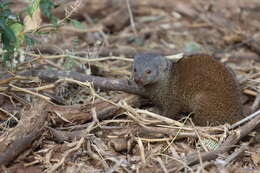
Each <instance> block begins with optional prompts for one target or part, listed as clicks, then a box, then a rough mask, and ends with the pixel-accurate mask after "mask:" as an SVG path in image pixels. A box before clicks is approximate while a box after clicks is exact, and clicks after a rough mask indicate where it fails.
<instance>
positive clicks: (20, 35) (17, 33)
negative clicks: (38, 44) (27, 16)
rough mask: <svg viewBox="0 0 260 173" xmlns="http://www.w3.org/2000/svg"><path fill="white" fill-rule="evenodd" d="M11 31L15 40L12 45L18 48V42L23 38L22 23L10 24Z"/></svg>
mask: <svg viewBox="0 0 260 173" xmlns="http://www.w3.org/2000/svg"><path fill="white" fill-rule="evenodd" d="M10 28H11V29H12V31H13V32H14V34H15V36H16V41H15V42H14V47H15V48H18V47H20V42H21V41H23V40H24V34H23V25H21V24H20V23H14V24H12V25H11V26H10Z"/></svg>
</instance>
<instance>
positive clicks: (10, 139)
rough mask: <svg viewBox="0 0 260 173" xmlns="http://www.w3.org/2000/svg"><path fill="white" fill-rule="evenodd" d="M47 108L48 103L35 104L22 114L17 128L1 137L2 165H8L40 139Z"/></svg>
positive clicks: (0, 160)
mask: <svg viewBox="0 0 260 173" xmlns="http://www.w3.org/2000/svg"><path fill="white" fill-rule="evenodd" d="M46 106H47V104H46V103H40V104H35V106H32V107H31V108H30V109H29V110H28V111H26V112H24V113H23V114H22V116H21V120H20V121H19V124H18V125H17V126H16V127H15V128H13V129H10V130H8V131H7V132H5V133H4V134H2V135H1V136H0V146H1V148H0V165H8V164H9V163H10V162H11V161H12V160H14V159H15V158H16V157H17V156H18V155H19V154H20V153H22V152H24V151H25V150H26V149H27V148H29V147H30V146H31V145H32V143H33V141H34V140H35V139H37V138H38V137H39V135H40V134H41V133H42V131H43V126H44V122H45V120H46V118H47V111H46V110H47V109H46Z"/></svg>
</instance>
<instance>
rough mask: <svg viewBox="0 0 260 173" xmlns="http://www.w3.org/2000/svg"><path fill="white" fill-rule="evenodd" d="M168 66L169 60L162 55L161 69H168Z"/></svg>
mask: <svg viewBox="0 0 260 173" xmlns="http://www.w3.org/2000/svg"><path fill="white" fill-rule="evenodd" d="M168 67H169V61H168V60H167V59H166V58H165V57H162V58H161V63H160V69H161V70H162V71H166V70H167V69H168Z"/></svg>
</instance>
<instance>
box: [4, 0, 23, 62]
mask: <svg viewBox="0 0 260 173" xmlns="http://www.w3.org/2000/svg"><path fill="white" fill-rule="evenodd" d="M8 4H9V3H8V2H1V3H0V33H1V40H2V43H3V50H4V51H6V52H5V53H4V54H3V60H4V62H6V61H7V60H9V59H10V57H11V56H12V55H13V54H14V50H15V48H18V47H19V46H20V44H19V43H20V39H23V35H21V34H20V33H21V31H22V28H23V26H22V24H21V22H20V21H19V20H18V18H17V17H16V16H15V15H13V13H12V12H11V10H10V9H9V8H8Z"/></svg>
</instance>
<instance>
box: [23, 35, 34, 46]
mask: <svg viewBox="0 0 260 173" xmlns="http://www.w3.org/2000/svg"><path fill="white" fill-rule="evenodd" d="M24 40H25V44H26V45H27V46H34V44H35V41H34V40H33V38H31V37H30V36H29V35H28V34H24Z"/></svg>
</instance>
